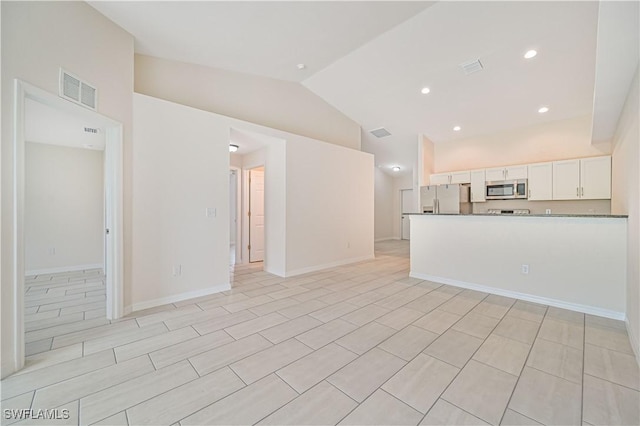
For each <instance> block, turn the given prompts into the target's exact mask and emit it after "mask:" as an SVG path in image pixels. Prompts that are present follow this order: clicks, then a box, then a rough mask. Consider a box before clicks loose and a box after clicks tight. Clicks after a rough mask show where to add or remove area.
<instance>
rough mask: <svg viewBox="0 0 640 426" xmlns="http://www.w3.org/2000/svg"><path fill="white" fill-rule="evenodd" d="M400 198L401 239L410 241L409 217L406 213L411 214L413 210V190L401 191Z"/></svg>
mask: <svg viewBox="0 0 640 426" xmlns="http://www.w3.org/2000/svg"><path fill="white" fill-rule="evenodd" d="M400 198H401V203H400V217H401V218H402V223H401V232H402V237H401V238H402V239H403V240H408V239H409V236H410V229H409V215H407V214H406V213H411V212H412V210H413V189H401V190H400Z"/></svg>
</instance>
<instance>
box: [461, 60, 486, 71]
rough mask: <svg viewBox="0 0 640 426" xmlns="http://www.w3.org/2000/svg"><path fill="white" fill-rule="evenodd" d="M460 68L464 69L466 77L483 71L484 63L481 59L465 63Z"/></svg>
mask: <svg viewBox="0 0 640 426" xmlns="http://www.w3.org/2000/svg"><path fill="white" fill-rule="evenodd" d="M458 66H459V67H460V68H462V71H464V73H465V74H466V75H469V74H473V73H474V72H478V71H482V68H483V67H482V63H481V62H480V59H474V60H473V61H467V62H463V63H461V64H460V65H458Z"/></svg>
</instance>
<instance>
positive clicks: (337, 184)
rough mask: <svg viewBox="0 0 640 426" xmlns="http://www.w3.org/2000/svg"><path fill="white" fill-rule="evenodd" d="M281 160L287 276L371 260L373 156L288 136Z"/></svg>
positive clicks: (372, 252)
mask: <svg viewBox="0 0 640 426" xmlns="http://www.w3.org/2000/svg"><path fill="white" fill-rule="evenodd" d="M286 160H287V166H286V182H287V185H286V188H287V211H286V218H287V219H286V226H287V227H286V233H287V275H295V274H298V273H302V272H307V271H310V270H316V269H320V268H325V267H329V266H332V265H339V264H345V263H349V262H354V261H358V260H364V259H371V258H373V256H374V247H373V235H374V219H373V217H374V209H375V207H374V188H373V185H374V177H373V176H374V172H373V169H374V165H373V155H371V154H367V153H363V152H360V151H356V150H350V149H345V148H343V147H339V146H336V145H330V144H326V143H322V142H319V141H313V140H309V139H306V140H303V139H300V138H290V139H288V140H287V153H286ZM267 167H268V166H267ZM265 194H266V192H265ZM267 196H269V195H268V194H267Z"/></svg>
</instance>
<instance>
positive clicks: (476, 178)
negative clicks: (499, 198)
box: [471, 170, 487, 203]
mask: <svg viewBox="0 0 640 426" xmlns="http://www.w3.org/2000/svg"><path fill="white" fill-rule="evenodd" d="M485 182H486V179H485V177H484V170H474V171H472V172H471V202H472V203H479V202H484V201H487V200H486V198H485Z"/></svg>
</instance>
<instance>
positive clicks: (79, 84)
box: [59, 68, 98, 111]
mask: <svg viewBox="0 0 640 426" xmlns="http://www.w3.org/2000/svg"><path fill="white" fill-rule="evenodd" d="M59 90H60V93H59V94H60V96H61V97H63V98H65V99H68V100H70V101H72V102H74V103H77V104H79V105H82V106H84V107H87V108H89V109H92V110H94V111H96V110H97V109H98V102H97V98H98V89H96V88H95V87H93V86H92V85H91V84H89V83H87V82H86V81H83V80H81V79H80V78H78V77H77V76H75V75H73V74H71V73H69V72H67V71H65V70H63V69H62V68H60V89H59Z"/></svg>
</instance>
